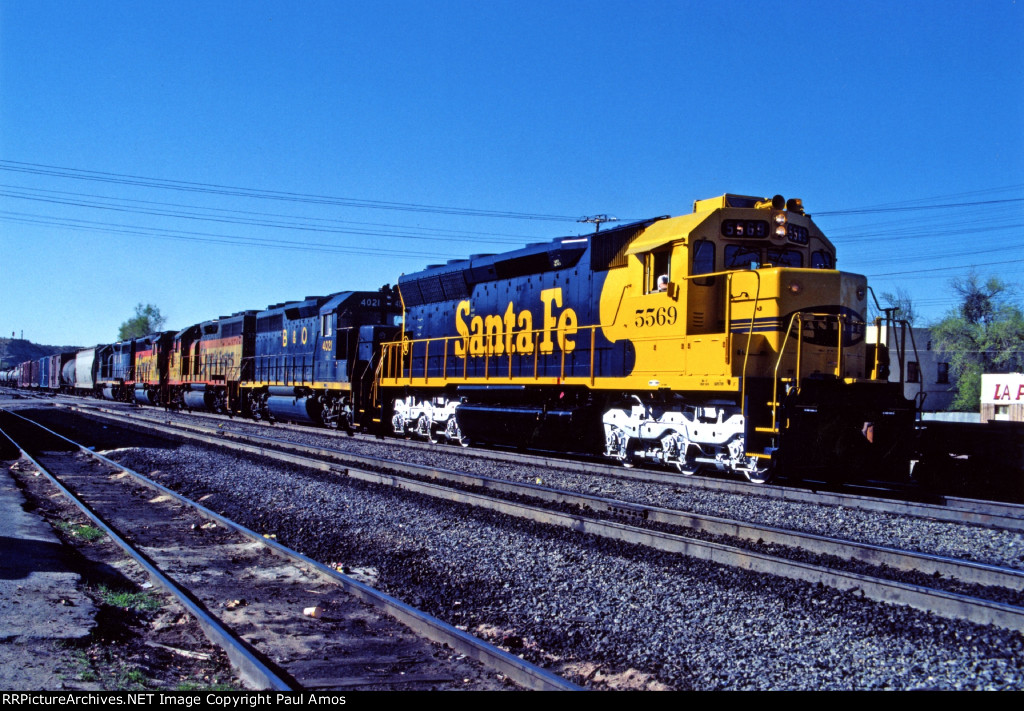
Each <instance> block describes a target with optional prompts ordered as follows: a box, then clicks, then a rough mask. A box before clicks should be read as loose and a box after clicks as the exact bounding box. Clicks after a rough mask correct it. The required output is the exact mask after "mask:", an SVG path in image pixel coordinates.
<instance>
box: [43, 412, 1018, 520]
mask: <svg viewBox="0 0 1024 711" xmlns="http://www.w3.org/2000/svg"><path fill="white" fill-rule="evenodd" d="M62 406H64V407H71V408H72V409H75V410H77V411H81V412H96V413H108V414H118V415H122V416H124V417H129V418H134V419H137V420H138V421H146V422H155V423H159V422H164V423H167V424H168V425H171V424H174V425H175V426H178V427H182V428H185V429H187V428H189V427H190V426H192V425H189V424H188V423H185V422H181V421H180V420H178V419H177V418H176V416H175V417H173V418H172V417H166V416H165V417H161V416H160V415H159V414H149V412H148V411H147V412H146V413H139V412H138V411H137V408H120V407H110V405H109V404H105V405H79V404H71V405H66V404H62ZM189 419H194V420H196V421H202V420H209V421H212V422H217V423H219V425H221V426H220V427H218V428H217V429H218V430H223V429H224V427H230V426H232V425H233V424H236V425H238V426H241V427H244V428H258V429H261V430H267V431H269V432H275V431H277V432H279V431H284V432H295V433H300V434H302V435H310V436H317V437H325V438H333V439H337V440H340V441H341V442H345V441H348V440H353V441H357V442H366V443H376V442H378V441H379V440H378V439H377V438H376V437H373V436H372V435H365V434H359V433H357V434H354V435H347V434H345V433H343V432H338V431H334V430H325V429H320V428H310V427H308V426H304V425H293V424H288V423H274V424H271V423H266V422H254V421H250V420H243V421H240V420H238V419H237V418H229V417H227V416H224V415H216V414H211V413H189ZM197 431H200V432H201V431H203V428H202V426H199V429H198V430H197ZM267 437H268V439H269V440H274V439H279V438H277V437H274V436H270V435H267ZM385 441H386V442H387V443H388V444H389V445H394V446H400V447H402V448H405V449H408V450H410V451H413V452H420V453H422V454H425V455H429V454H437V453H443V454H445V455H446V456H455V457H466V458H471V459H479V460H488V461H493V462H496V463H507V464H517V465H530V466H535V467H540V468H550V469H556V470H560V471H565V472H574V473H585V474H586V475H588V476H601V477H609V478H614V479H621V480H627V481H637V482H649V483H655V484H666V485H671V486H676V487H692V488H699V489H706V490H709V491H715V492H722V493H732V494H739V495H744V496H759V497H763V498H768V499H774V500H777V501H784V502H795V503H807V504H811V505H816V506H836V507H843V508H849V509H858V510H862V511H874V512H883V513H888V514H894V515H899V516H915V517H921V518H928V519H932V520H935V521H948V522H950V523H965V524H972V525H977V526H987V527H992V528H999V529H1004V530H1010V531H1021V532H1024V505H1021V504H1014V503H1006V502H999V501H985V500H979V499H967V498H963V497H941V498H939V499H938V500H937V501H933V502H927V501H914V500H901V499H894V498H892V497H889V496H883V495H878V496H876V495H867V494H859V493H848V492H837V491H828V490H825V491H822V490H816V489H812V488H805V487H800V486H791V485H786V486H778V485H770V484H769V485H763V484H751V483H750V482H747V481H740V480H732V479H727V478H716V477H702V476H696V477H693V476H690V477H687V476H682V475H680V474H679V473H677V472H669V471H660V470H657V469H650V468H641V467H636V468H625V467H622V466H621V465H617V464H608V463H605V462H603V461H601V460H586V461H582V462H581V461H578V460H574V459H570V458H566V457H560V456H546V455H541V454H532V453H525V452H511V451H505V450H500V449H480V448H466V449H463V448H460V447H453V446H446V445H444V444H435V443H429V442H421V441H416V440H401V439H387V440H385Z"/></svg>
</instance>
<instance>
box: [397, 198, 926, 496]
mask: <svg viewBox="0 0 1024 711" xmlns="http://www.w3.org/2000/svg"><path fill="white" fill-rule="evenodd" d="M835 264H836V259H835V248H834V246H833V245H832V243H831V242H830V241H829V240H828V239H827V238H826V237H825V236H824V235H823V234H822V232H821V231H820V230H819V229H818V227H817V226H816V225H815V224H814V222H813V221H812V220H811V217H810V215H808V214H806V213H805V212H804V209H803V206H802V204H801V201H799V200H789V201H786V200H785V199H783V198H782V197H781V196H775V197H774V198H770V199H767V198H759V197H748V196H741V195H723V196H721V197H717V198H712V199H708V200H699V201H697V202H695V203H694V208H693V212H692V213H690V214H688V215H684V216H681V217H674V218H668V217H662V218H655V219H651V220H646V221H643V222H639V223H634V224H629V225H624V226H621V227H617V228H615V229H610V230H604V231H599V232H596V233H594V234H592V235H589V236H585V237H567V238H564V239H556V240H554V241H552V242H548V243H542V244H534V245H530V246H527V247H525V248H523V249H519V250H515V251H512V252H507V253H504V254H498V255H475V256H472V257H470V258H469V259H465V260H454V261H452V262H449V263H448V264H445V265H434V266H431V267H428V268H427V269H425V270H423V271H421V272H418V273H415V274H410V275H406V276H403V277H402V278H401V279H400V280H399V291H400V295H401V298H402V302H403V307H404V328H403V334H402V337H401V338H399V339H397V340H395V341H393V342H390V343H387V344H384V347H383V357H382V361H381V368H380V375H379V379H378V381H379V387H380V393H381V397H382V402H383V412H382V414H383V417H384V419H385V421H386V422H388V423H389V425H390V427H391V429H393V430H394V431H395V432H397V433H406V434H408V433H418V434H419V435H422V436H424V437H427V438H430V439H437V438H446V439H448V440H449V441H453V442H458V443H461V444H467V443H468V442H470V441H479V442H487V443H496V444H504V445H510V446H521V447H536V448H543V449H557V450H563V451H565V450H574V451H601V452H603V453H604V454H605V455H606V456H608V457H611V458H613V459H617V460H620V461H622V462H623V463H627V464H628V463H632V462H634V461H638V460H652V461H656V462H661V463H663V464H666V465H670V466H674V467H676V468H678V469H679V470H680V471H681V472H683V473H687V474H689V473H693V472H695V471H696V470H698V469H700V468H702V467H704V468H714V469H717V470H722V471H730V472H735V473H739V474H742V475H744V476H746V477H747V478H749V479H750V480H752V481H764V480H765V479H767V477H768V476H769V475H770V473H771V472H772V471H773V469H774V468H775V466H776V465H778V464H784V465H785V468H786V470H787V471H788V472H794V471H796V470H797V469H803V468H811V469H815V470H825V471H826V473H829V472H831V471H833V470H834V471H838V470H839V469H841V468H844V467H851V466H853V467H858V468H877V467H879V466H882V464H883V463H885V462H901V461H902V462H903V465H902V466H905V463H906V461H907V458H906V456H903V455H905V453H903V452H901V451H900V448H901V447H905V446H908V443H909V442H910V441H911V440H912V436H911V435H912V434H913V426H914V407H913V403H912V402H910V401H908V400H906V399H905V398H904V397H903V395H902V393H901V391H900V388H899V385H898V384H890V383H888V382H887V381H886V373H885V365H886V362H885V354H884V353H883V352H876V351H875V349H874V348H873V347H869V346H868V344H866V343H865V332H866V327H867V324H866V323H865V315H866V312H867V298H868V287H867V280H866V279H865V277H863V276H860V275H856V274H849V273H844V272H840V271H837V270H836V268H835Z"/></svg>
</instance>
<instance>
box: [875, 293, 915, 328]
mask: <svg viewBox="0 0 1024 711" xmlns="http://www.w3.org/2000/svg"><path fill="white" fill-rule="evenodd" d="M882 303H883V304H886V305H888V306H890V307H893V308H895V309H896V314H895V316H896V318H898V319H903V320H904V321H906V322H907V323H909V324H910V325H911V326H913V325H914V321H916V320H917V311H916V310H915V309H914V301H913V299H912V298H911V297H910V292H909V291H907V290H906V289H904V288H903V287H902V286H897V287H896V291H883V292H882Z"/></svg>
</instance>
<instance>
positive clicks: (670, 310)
mask: <svg viewBox="0 0 1024 711" xmlns="http://www.w3.org/2000/svg"><path fill="white" fill-rule="evenodd" d="M678 318H679V312H678V311H677V310H676V307H675V306H660V307H658V308H654V307H653V306H652V307H651V308H649V309H637V310H636V320H635V321H634V322H633V325H634V326H636V327H637V328H649V327H651V326H671V325H673V324H674V323H675V322H676V319H678Z"/></svg>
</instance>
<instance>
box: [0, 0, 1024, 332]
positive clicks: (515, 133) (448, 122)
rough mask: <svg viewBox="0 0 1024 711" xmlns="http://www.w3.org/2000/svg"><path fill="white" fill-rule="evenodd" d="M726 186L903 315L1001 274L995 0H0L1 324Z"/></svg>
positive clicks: (292, 288) (1022, 204) (380, 278)
mask: <svg viewBox="0 0 1024 711" xmlns="http://www.w3.org/2000/svg"><path fill="white" fill-rule="evenodd" d="M76 176H77V177H76ZM125 176H131V177H128V178H126V177H125ZM81 178H88V179H81ZM142 179H145V180H142ZM173 181H178V182H173ZM172 185H177V186H178V187H179V188H188V189H178V190H173V189H169V187H170V186H172ZM213 186H221V187H213ZM222 188H230V189H226V190H225V189H222ZM235 188H240V189H243V190H235ZM724 192H737V193H745V194H751V195H766V196H768V195H772V194H775V193H781V194H782V195H784V196H786V197H800V198H802V199H803V200H804V204H805V206H806V207H807V209H808V211H809V212H810V213H812V214H814V215H815V219H816V220H817V222H818V224H819V226H821V227H822V229H823V230H824V231H825V232H826V234H828V235H829V236H830V237H831V238H832V239H833V241H834V242H835V243H836V244H837V247H838V251H839V266H840V268H842V269H845V270H848V271H855V272H860V273H864V274H867V275H868V276H869V277H870V278H871V279H872V283H873V284H874V285H875V287H876V290H877V291H885V290H891V289H893V288H894V287H896V286H903V287H905V288H906V289H907V290H909V291H910V293H911V294H912V296H913V297H914V298H915V299H916V300H917V302H918V305H919V306H920V307H921V309H922V310H923V311H924V312H925V315H926V316H929V317H937V316H940V315H941V314H942V312H943V311H945V310H946V309H947V308H949V307H950V306H951V305H952V296H951V293H950V290H949V288H948V283H949V279H950V278H952V277H955V276H959V275H963V274H966V272H967V271H968V270H969V269H970V267H971V265H978V271H979V273H981V274H982V275H988V274H998V275H1000V276H1002V277H1003V278H1004V279H1007V280H1008V281H1012V282H1015V283H1017V284H1022V283H1024V279H1022V278H1021V277H1019V276H1018V275H1020V274H1021V273H1022V267H1024V4H1021V3H1019V2H1012V1H1010V0H978V1H976V2H937V1H934V0H932V1H929V2H913V1H911V2H870V1H869V2H863V1H861V2H820V1H818V2H795V1H791V0H780V1H778V2H755V1H753V0H746V1H741V2H721V1H718V0H716V1H714V2H683V1H681V0H680V1H675V2H669V1H661V2H653V1H652V2H648V1H645V0H640V1H638V2H614V3H612V2H559V3H552V2H530V1H526V2H523V1H520V2H493V1H490V0H488V1H487V2H469V1H468V0H467V1H465V2H461V1H451V2H445V1H443V0H442V1H435V2H426V1H422V2H341V1H340V0H333V1H331V2H322V3H321V2H298V3H294V2H290V3H283V2H280V3H279V2H253V3H217V2H214V3H210V2H187V1H176V2H154V3H139V2H115V1H113V0H111V1H106V2H99V3H76V2H66V1H65V2H46V1H45V0H32V1H31V2H29V1H28V0H26V1H23V2H18V1H16V0H3V1H2V2H0V270H2V271H0V294H2V297H0V335H3V336H9V335H10V334H11V332H12V331H13V332H17V334H18V335H19V336H20V335H21V332H22V331H24V335H25V337H26V338H30V339H31V340H33V341H36V342H40V343H46V344H76V345H91V344H94V343H97V342H109V341H112V340H114V339H115V337H116V332H117V327H118V326H119V324H120V323H121V322H122V321H124V320H125V319H126V318H128V317H129V316H130V315H131V313H132V311H133V307H134V305H135V304H136V303H137V302H139V301H143V302H152V303H154V304H156V305H157V306H158V307H159V308H160V309H161V310H162V311H163V313H164V314H165V315H166V316H167V319H168V323H167V326H168V327H169V328H182V327H184V326H187V325H189V324H192V323H195V322H198V321H201V320H204V319H207V318H211V317H215V316H218V315H221V314H227V313H230V312H233V311H238V310H241V309H246V308H263V307H265V306H266V305H267V304H270V303H274V302H279V301H285V300H289V299H296V298H301V297H303V296H305V295H311V294H326V293H331V292H336V291H342V290H347V289H355V288H360V289H362V288H377V287H379V286H380V285H382V284H385V283H394V282H395V281H396V280H397V277H398V275H399V274H401V273H402V272H410V271H415V270H417V269H419V268H422V267H423V266H426V265H427V264H430V263H436V262H443V261H445V260H447V259H450V258H456V257H463V256H467V255H469V254H472V253H480V252H493V251H500V250H504V249H509V248H513V247H515V246H517V245H521V244H523V243H526V242H530V241H538V240H546V239H550V238H553V237H557V236H560V235H565V234H576V233H579V232H581V231H589V229H590V228H589V227H586V226H584V225H578V224H577V223H576V222H575V221H574V219H575V218H576V217H579V216H582V215H587V214H594V213H608V214H612V215H616V216H618V217H620V218H623V219H632V218H636V219H639V218H644V217H650V216H654V215H662V214H673V215H678V214H682V213H686V212H689V211H690V209H691V208H692V203H693V200H694V199H697V198H705V197H711V196H714V195H719V194H722V193H724ZM240 193H241V194H240ZM311 196H324V197H326V198H329V199H327V200H319V201H317V200H313V199H311ZM372 201H376V202H372ZM976 202H985V203H987V204H985V205H977V206H961V207H949V206H950V205H958V204H960V203H976ZM381 203H393V204H381ZM926 205H944V206H947V207H942V208H938V209H927V210H925V209H916V210H909V211H896V212H881V211H878V210H877V208H879V207H897V206H898V207H921V206H926ZM422 206H428V207H429V208H430V209H423V207H422ZM435 207H444V208H459V209H461V210H463V211H470V212H476V213H477V214H452V212H453V211H452V210H447V211H446V210H436V209H433V208H435ZM398 208H401V209H398ZM862 208H872V210H871V211H868V212H856V213H852V214H850V213H847V214H836V213H842V212H844V211H850V210H858V209H862ZM481 212H482V213H483V214H480V213H481ZM493 213H517V214H519V217H508V216H495V215H494V214H493ZM527 217H531V218H533V219H527ZM555 218H564V219H555ZM926 270H928V271H926Z"/></svg>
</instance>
